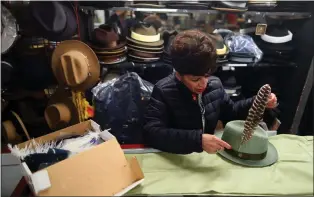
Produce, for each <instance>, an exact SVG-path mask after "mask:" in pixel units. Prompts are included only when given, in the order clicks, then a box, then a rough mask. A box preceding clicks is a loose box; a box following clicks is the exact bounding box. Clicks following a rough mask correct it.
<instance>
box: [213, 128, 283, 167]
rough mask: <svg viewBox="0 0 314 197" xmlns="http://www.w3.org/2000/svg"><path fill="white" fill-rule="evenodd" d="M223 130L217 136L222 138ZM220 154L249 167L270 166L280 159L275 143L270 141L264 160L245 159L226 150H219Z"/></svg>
mask: <svg viewBox="0 0 314 197" xmlns="http://www.w3.org/2000/svg"><path fill="white" fill-rule="evenodd" d="M222 134H223V131H221V132H216V133H215V136H216V137H218V138H220V139H221V137H222ZM217 154H218V155H220V156H222V157H223V158H225V159H227V160H229V161H231V162H233V163H236V164H240V165H242V166H248V167H266V166H270V165H272V164H274V163H276V162H277V161H278V153H277V150H276V148H275V146H274V145H273V144H271V143H270V142H268V151H267V154H266V157H265V158H264V159H262V160H258V161H254V160H243V159H240V158H237V157H234V156H231V155H229V154H228V153H227V152H225V151H218V153H217Z"/></svg>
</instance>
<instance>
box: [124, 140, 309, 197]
mask: <svg viewBox="0 0 314 197" xmlns="http://www.w3.org/2000/svg"><path fill="white" fill-rule="evenodd" d="M269 141H270V142H271V143H272V144H273V145H274V146H275V147H276V148H277V151H278V155H279V160H278V162H277V163H275V164H274V165H272V166H269V167H264V168H250V167H242V166H239V165H235V164H233V163H230V162H228V161H226V160H224V159H222V158H221V157H220V156H218V155H216V154H207V153H206V152H203V153H193V154H189V155H175V154H169V153H147V154H128V155H126V156H127V157H131V156H136V157H137V159H138V161H139V163H140V165H141V168H142V170H143V172H144V175H145V180H144V182H143V183H142V184H141V185H140V186H137V187H136V188H134V189H133V190H131V191H130V192H129V193H128V194H127V195H255V196H257V195H263V196H265V195H313V136H296V135H277V136H273V137H270V138H269Z"/></svg>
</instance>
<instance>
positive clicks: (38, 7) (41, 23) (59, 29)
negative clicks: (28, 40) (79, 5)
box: [27, 2, 77, 41]
mask: <svg viewBox="0 0 314 197" xmlns="http://www.w3.org/2000/svg"><path fill="white" fill-rule="evenodd" d="M55 13H57V15H56V16H54V17H56V18H55V19H54V20H51V21H49V22H51V23H54V24H48V23H49V22H48V20H44V18H45V17H44V16H45V15H47V14H51V15H54V14H55ZM44 14H45V15H44ZM27 24H29V27H31V28H32V29H31V30H30V31H32V32H33V33H35V34H36V35H37V36H41V37H43V38H46V39H48V40H52V41H62V40H66V39H70V38H71V37H72V36H74V34H75V33H76V31H77V22H76V16H75V13H74V9H73V8H72V5H71V3H70V2H68V3H66V2H51V3H49V2H30V4H29V19H28V21H27ZM47 27H53V28H52V29H49V28H47Z"/></svg>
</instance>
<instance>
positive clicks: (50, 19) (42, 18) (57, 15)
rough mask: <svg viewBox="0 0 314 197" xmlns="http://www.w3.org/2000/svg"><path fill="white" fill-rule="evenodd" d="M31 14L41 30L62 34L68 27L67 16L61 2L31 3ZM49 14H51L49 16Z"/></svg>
mask: <svg viewBox="0 0 314 197" xmlns="http://www.w3.org/2000/svg"><path fill="white" fill-rule="evenodd" d="M30 7H31V12H32V15H33V17H34V19H35V20H36V21H37V23H38V24H39V25H40V28H43V29H45V30H46V31H52V32H61V31H63V30H64V28H65V26H66V14H65V11H64V9H63V7H62V5H61V3H60V2H57V1H56V2H54V1H51V2H48V1H47V2H31V3H30ZM47 12H49V13H48V14H47Z"/></svg>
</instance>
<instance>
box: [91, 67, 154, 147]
mask: <svg viewBox="0 0 314 197" xmlns="http://www.w3.org/2000/svg"><path fill="white" fill-rule="evenodd" d="M152 91H153V84H151V83H150V82H147V81H145V80H143V79H141V77H140V76H139V75H138V74H136V73H134V72H130V73H127V74H125V75H122V76H120V77H117V78H114V79H112V80H110V81H107V82H105V83H99V84H98V85H97V86H96V87H94V88H93V89H92V93H93V101H94V106H95V116H94V120H95V121H96V122H97V123H98V124H99V125H100V126H101V128H102V129H111V130H110V132H111V133H112V134H113V135H114V136H115V137H116V138H117V140H118V141H119V143H120V144H140V143H143V137H142V131H143V118H144V113H145V109H146V105H147V103H148V101H149V99H150V96H151V93H152Z"/></svg>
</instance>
